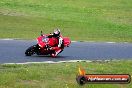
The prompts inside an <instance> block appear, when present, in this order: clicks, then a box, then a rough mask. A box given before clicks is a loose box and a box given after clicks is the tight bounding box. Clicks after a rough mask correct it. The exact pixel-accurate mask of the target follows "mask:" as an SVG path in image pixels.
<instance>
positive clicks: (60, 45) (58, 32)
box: [48, 29, 63, 57]
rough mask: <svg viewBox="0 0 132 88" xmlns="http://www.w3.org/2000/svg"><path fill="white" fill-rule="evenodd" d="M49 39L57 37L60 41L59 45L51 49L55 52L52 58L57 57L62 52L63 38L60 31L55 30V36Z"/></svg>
mask: <svg viewBox="0 0 132 88" xmlns="http://www.w3.org/2000/svg"><path fill="white" fill-rule="evenodd" d="M48 37H49V38H51V37H55V38H57V40H58V45H57V46H55V47H51V48H50V49H51V50H55V53H52V57H56V56H57V55H58V54H59V53H60V52H61V51H62V43H63V38H62V36H61V34H60V29H55V30H54V32H53V34H50V35H49V36H48Z"/></svg>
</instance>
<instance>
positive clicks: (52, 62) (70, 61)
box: [3, 60, 92, 64]
mask: <svg viewBox="0 0 132 88" xmlns="http://www.w3.org/2000/svg"><path fill="white" fill-rule="evenodd" d="M72 62H73V63H75V62H92V61H90V60H68V61H58V62H54V61H44V62H24V63H3V64H42V63H50V64H54V63H72Z"/></svg>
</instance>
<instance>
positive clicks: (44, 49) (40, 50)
mask: <svg viewBox="0 0 132 88" xmlns="http://www.w3.org/2000/svg"><path fill="white" fill-rule="evenodd" d="M48 35H50V34H42V31H41V36H39V37H38V38H37V44H36V45H33V46H30V47H29V48H28V49H27V50H26V51H25V55H26V56H32V55H34V54H37V55H50V56H52V54H53V53H55V50H51V49H50V48H51V47H54V46H56V45H58V39H57V38H54V37H51V38H49V37H48ZM62 38H63V43H62V46H61V50H62V51H63V50H64V48H65V47H69V45H70V44H71V41H70V39H69V38H68V37H62Z"/></svg>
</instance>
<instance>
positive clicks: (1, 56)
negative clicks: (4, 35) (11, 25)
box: [0, 40, 132, 63]
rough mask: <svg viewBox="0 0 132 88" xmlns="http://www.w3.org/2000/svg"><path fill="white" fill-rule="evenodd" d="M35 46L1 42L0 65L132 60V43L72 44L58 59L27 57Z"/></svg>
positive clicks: (18, 42)
mask: <svg viewBox="0 0 132 88" xmlns="http://www.w3.org/2000/svg"><path fill="white" fill-rule="evenodd" d="M34 44H36V41H35V40H0V63H25V62H45V61H54V62H57V61H67V60H110V59H117V60H119V59H132V43H110V42H109V43H108V42H107V43H106V42H72V43H71V46H70V47H67V48H65V50H64V51H63V52H62V53H60V54H59V56H58V57H57V58H51V57H49V56H37V55H34V56H31V57H27V56H25V54H24V52H25V50H26V49H27V48H28V47H29V46H32V45H34Z"/></svg>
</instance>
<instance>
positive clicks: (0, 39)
mask: <svg viewBox="0 0 132 88" xmlns="http://www.w3.org/2000/svg"><path fill="white" fill-rule="evenodd" d="M0 40H6V41H8V40H24V39H21V38H4V39H0ZM33 40H34V41H35V39H33ZM71 42H91V43H98V42H97V41H71ZM102 43H129V42H102Z"/></svg>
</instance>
